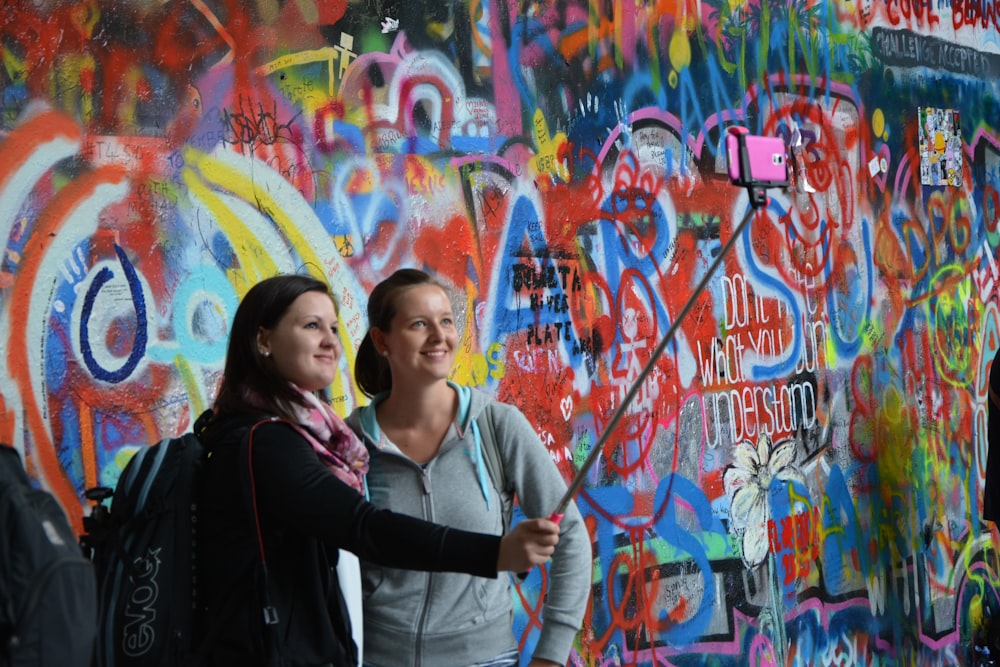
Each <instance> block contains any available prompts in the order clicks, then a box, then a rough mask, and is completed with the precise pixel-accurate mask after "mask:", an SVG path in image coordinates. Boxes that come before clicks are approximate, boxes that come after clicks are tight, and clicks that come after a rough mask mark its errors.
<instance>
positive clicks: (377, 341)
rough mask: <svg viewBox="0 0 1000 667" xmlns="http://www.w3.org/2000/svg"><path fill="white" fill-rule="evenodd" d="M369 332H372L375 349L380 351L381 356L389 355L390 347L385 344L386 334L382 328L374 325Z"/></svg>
mask: <svg viewBox="0 0 1000 667" xmlns="http://www.w3.org/2000/svg"><path fill="white" fill-rule="evenodd" d="M369 333H371V336H372V343H373V344H374V345H375V351H376V352H378V354H379V356H380V357H388V356H389V348H387V347H386V346H385V334H384V333H382V330H381V329H378V328H376V327H372V328H371V329H369Z"/></svg>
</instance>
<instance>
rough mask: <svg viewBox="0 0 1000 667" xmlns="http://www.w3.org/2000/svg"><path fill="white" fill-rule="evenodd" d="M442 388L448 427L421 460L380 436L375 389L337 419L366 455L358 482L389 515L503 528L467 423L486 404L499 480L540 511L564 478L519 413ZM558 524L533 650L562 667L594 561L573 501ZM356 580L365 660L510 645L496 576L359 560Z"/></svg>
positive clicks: (394, 660) (386, 665) (466, 657)
mask: <svg viewBox="0 0 1000 667" xmlns="http://www.w3.org/2000/svg"><path fill="white" fill-rule="evenodd" d="M449 385H450V386H451V387H452V388H453V389H454V390H455V391H456V392H457V394H458V399H459V408H458V416H457V418H456V427H457V428H453V429H452V431H451V433H450V434H449V435H448V436H446V438H445V441H444V442H443V443H442V444H441V448H440V450H439V451H438V453H437V454H436V455H435V456H434V458H433V459H431V460H430V461H429V462H428V463H427V464H426V465H424V466H420V465H418V464H417V463H414V462H413V461H412V460H411V459H409V458H408V457H406V456H404V455H403V454H401V453H400V452H399V451H398V450H397V449H396V448H395V446H393V445H391V444H388V445H387V443H386V442H385V440H384V439H383V437H382V432H381V429H380V428H379V426H378V422H377V420H376V418H375V406H376V405H377V404H378V403H379V402H380V401H381V400H383V399H384V398H385V396H384V395H379V396H376V397H375V398H374V399H373V400H372V402H371V404H370V405H367V406H364V407H361V408H358V409H356V410H355V411H354V412H353V413H352V414H351V415H350V417H348V419H347V423H348V425H349V426H350V427H351V428H352V429H354V431H355V433H357V434H358V435H359V436H360V437H361V438H362V439H363V440H364V442H365V444H366V445H367V446H368V449H369V451H370V452H371V454H372V458H371V465H370V470H369V472H368V478H367V485H368V494H369V497H370V499H371V501H372V502H373V503H374V504H375V505H377V506H379V507H384V508H387V509H391V510H393V511H394V512H400V513H403V514H409V515H411V516H416V517H420V518H422V519H427V520H429V521H434V522H437V523H442V524H445V525H448V526H453V527H455V528H462V529H465V530H473V531H479V532H484V533H492V534H497V535H499V534H502V533H503V532H504V530H505V527H504V525H503V524H504V521H503V505H504V503H503V499H502V497H501V496H500V493H499V492H498V491H497V490H496V489H495V488H494V487H493V484H492V483H491V482H490V477H489V472H488V468H487V464H486V462H485V460H484V457H485V454H483V452H482V447H483V442H482V438H481V437H480V434H479V428H480V427H485V424H482V425H481V424H473V420H475V419H476V418H477V417H478V416H479V415H480V413H481V412H482V411H483V409H484V407H485V406H486V405H487V404H488V403H490V402H492V409H491V413H492V417H493V426H494V432H495V434H496V442H497V449H498V450H499V452H500V458H501V460H502V462H503V466H504V474H505V477H506V479H507V483H508V485H512V486H513V488H514V490H515V493H516V494H517V499H518V504H519V506H520V508H521V510H522V511H523V512H524V514H525V516H528V517H545V516H548V515H549V514H550V513H551V512H552V510H553V509H554V508H555V506H556V504H557V503H558V502H559V500H560V499H561V498H562V494H563V493H564V492H565V490H566V483H565V482H564V481H563V478H562V475H560V473H559V471H558V469H557V468H556V466H555V464H554V463H553V462H552V458H551V457H550V456H549V453H548V451H547V450H546V449H545V447H544V445H542V443H541V442H540V440H539V438H538V435H537V434H536V433H535V429H534V428H533V427H532V426H531V424H530V422H528V420H527V418H526V417H525V416H524V414H523V413H521V411H520V410H518V409H517V408H516V407H514V406H512V405H507V404H505V403H500V402H497V401H493V399H492V398H490V397H489V396H488V395H487V394H485V393H483V392H481V391H478V390H476V389H472V388H469V387H463V386H460V385H456V384H454V383H450V382H449ZM456 431H457V432H456ZM560 527H561V530H560V536H559V545H558V546H557V547H556V551H555V554H554V555H553V557H552V561H551V563H550V564H549V579H548V590H547V591H546V597H545V603H544V605H543V606H542V620H543V626H542V631H541V634H540V636H539V639H538V644H537V646H536V648H535V651H534V657H535V658H544V659H546V660H552V661H553V662H556V663H559V664H566V660H567V658H568V657H569V652H570V649H571V647H572V644H573V639H574V637H575V636H576V633H577V632H578V631H579V629H580V625H581V623H582V620H583V616H584V612H585V611H586V607H587V602H588V599H589V594H590V584H591V580H592V579H591V577H592V574H591V567H592V564H593V556H592V552H591V545H590V539H589V537H588V535H587V531H586V528H585V526H584V525H583V520H582V519H581V517H580V513H579V511H578V510H577V508H576V505H575V504H571V505H570V506H569V507H568V508H567V510H566V513H565V516H564V517H563V519H562V521H561V523H560ZM400 548H401V549H405V548H406V545H405V544H401V545H400ZM362 586H363V588H364V595H365V607H364V618H365V623H364V624H365V631H364V636H365V648H364V654H365V663H366V664H370V665H373V666H374V665H377V666H379V667H397V666H399V667H401V666H404V665H408V666H410V667H418V666H420V667H466V666H467V665H469V664H471V663H473V662H476V661H480V660H487V659H489V658H493V657H496V656H498V655H501V654H502V653H504V652H506V651H510V650H514V649H516V648H517V641H516V640H515V638H514V633H513V630H512V629H511V620H512V614H513V595H512V593H511V590H510V575H508V574H506V573H502V574H501V575H500V576H498V577H497V578H496V579H485V578H482V577H471V576H469V575H465V574H455V573H448V572H444V573H442V572H435V573H426V572H414V571H410V570H396V569H391V568H384V567H379V566H377V565H373V564H370V563H365V562H362Z"/></svg>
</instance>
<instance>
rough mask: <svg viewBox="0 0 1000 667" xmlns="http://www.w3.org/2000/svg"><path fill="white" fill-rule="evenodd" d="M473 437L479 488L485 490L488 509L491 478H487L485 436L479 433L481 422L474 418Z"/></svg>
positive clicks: (488, 507)
mask: <svg viewBox="0 0 1000 667" xmlns="http://www.w3.org/2000/svg"><path fill="white" fill-rule="evenodd" d="M472 437H473V439H475V441H476V473H477V474H478V476H479V488H480V489H482V491H483V498H485V499H486V509H487V511H488V510H489V509H490V491H489V480H488V479H487V473H486V465H485V463H484V462H483V438H482V436H480V435H479V424H477V423H476V420H475V419H473V420H472Z"/></svg>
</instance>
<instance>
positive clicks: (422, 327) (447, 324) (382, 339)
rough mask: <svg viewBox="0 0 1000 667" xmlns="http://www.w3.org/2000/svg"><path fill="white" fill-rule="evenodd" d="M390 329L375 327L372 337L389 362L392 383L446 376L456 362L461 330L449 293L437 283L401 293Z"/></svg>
mask: <svg viewBox="0 0 1000 667" xmlns="http://www.w3.org/2000/svg"><path fill="white" fill-rule="evenodd" d="M395 306H396V315H395V316H394V317H393V318H392V322H391V324H390V326H389V330H388V331H383V330H381V329H375V328H373V329H372V339H373V341H374V342H375V347H376V348H377V350H378V351H379V353H380V354H383V355H384V356H385V357H386V359H387V360H388V362H389V368H390V369H391V371H392V377H393V385H396V384H398V383H400V382H413V381H417V382H419V381H430V382H434V381H437V380H442V379H446V378H447V377H448V374H449V373H450V372H451V366H452V364H453V363H454V361H455V349H456V348H457V347H458V330H457V329H456V327H455V316H454V314H453V313H452V311H451V302H450V301H449V300H448V295H447V294H446V293H445V291H444V290H443V289H441V288H440V287H438V286H437V285H430V284H429V285H418V286H416V287H413V288H411V289H407V290H405V291H404V292H402V293H401V294H400V295H399V296H398V297H397V298H396V302H395Z"/></svg>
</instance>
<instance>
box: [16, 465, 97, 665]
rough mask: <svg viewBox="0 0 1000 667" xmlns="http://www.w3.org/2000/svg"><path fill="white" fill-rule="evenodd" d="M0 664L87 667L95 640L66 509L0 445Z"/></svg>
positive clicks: (90, 594)
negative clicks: (36, 486) (38, 484)
mask: <svg viewBox="0 0 1000 667" xmlns="http://www.w3.org/2000/svg"><path fill="white" fill-rule="evenodd" d="M0 534H2V535H3V539H2V540H0V666H2V667H29V666H30V667H86V666H87V665H88V664H89V662H90V656H91V651H92V648H93V645H94V632H95V630H96V628H95V621H94V619H95V616H96V614H97V598H96V592H95V580H94V569H93V566H92V565H91V563H90V561H89V560H87V559H86V558H85V557H84V556H83V552H82V551H81V549H80V545H79V544H77V541H76V535H75V534H74V532H73V529H72V527H71V526H70V524H69V520H68V519H67V518H66V513H65V512H64V511H63V508H62V506H60V505H59V503H58V502H57V501H56V499H55V498H54V497H53V496H52V495H51V494H50V493H48V492H47V491H44V490H42V489H37V488H34V487H33V486H32V485H31V482H30V480H29V478H28V474H27V472H25V470H24V465H23V464H22V462H21V456H20V454H18V452H17V450H16V449H14V448H13V447H10V446H7V445H0Z"/></svg>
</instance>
